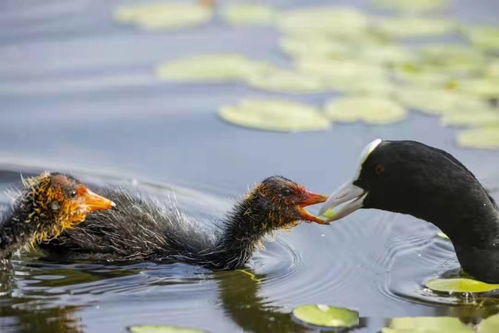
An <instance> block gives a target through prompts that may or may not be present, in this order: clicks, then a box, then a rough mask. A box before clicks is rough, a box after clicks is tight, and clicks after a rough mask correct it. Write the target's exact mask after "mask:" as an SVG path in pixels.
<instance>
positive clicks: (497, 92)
mask: <svg viewBox="0 0 499 333" xmlns="http://www.w3.org/2000/svg"><path fill="white" fill-rule="evenodd" d="M453 88H454V89H456V90H459V91H462V92H464V93H468V94H470V95H475V96H479V97H481V98H486V99H499V79H496V78H475V79H467V80H460V81H456V82H454V83H453Z"/></svg>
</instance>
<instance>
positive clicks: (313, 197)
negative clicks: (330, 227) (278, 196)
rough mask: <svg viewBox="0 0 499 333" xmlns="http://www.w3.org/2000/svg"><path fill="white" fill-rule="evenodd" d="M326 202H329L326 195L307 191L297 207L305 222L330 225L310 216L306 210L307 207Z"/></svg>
mask: <svg viewBox="0 0 499 333" xmlns="http://www.w3.org/2000/svg"><path fill="white" fill-rule="evenodd" d="M326 200H327V197H326V196H324V195H321V194H316V193H312V192H308V191H306V192H305V194H304V196H303V200H302V201H300V203H298V205H296V206H295V207H296V210H297V211H298V213H299V214H300V216H301V218H302V219H303V220H305V221H311V222H315V223H319V224H328V222H327V221H325V220H323V219H321V218H319V217H317V216H314V215H312V214H310V213H309V212H308V211H307V210H306V209H305V207H306V206H310V205H315V204H318V203H321V202H324V201H326Z"/></svg>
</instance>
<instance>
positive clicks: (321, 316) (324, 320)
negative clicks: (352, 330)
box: [293, 304, 359, 327]
mask: <svg viewBox="0 0 499 333" xmlns="http://www.w3.org/2000/svg"><path fill="white" fill-rule="evenodd" d="M293 316H294V317H295V318H297V319H299V320H301V321H303V322H305V323H308V324H313V325H317V326H324V327H354V326H358V325H359V313H358V312H357V311H353V310H350V309H346V308H338V307H334V306H329V305H322V304H319V305H301V306H297V307H296V308H294V309H293Z"/></svg>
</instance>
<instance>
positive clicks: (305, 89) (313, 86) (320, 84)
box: [247, 69, 330, 93]
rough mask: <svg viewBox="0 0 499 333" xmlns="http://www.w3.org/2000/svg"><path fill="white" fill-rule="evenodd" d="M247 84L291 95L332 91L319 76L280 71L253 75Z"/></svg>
mask: <svg viewBox="0 0 499 333" xmlns="http://www.w3.org/2000/svg"><path fill="white" fill-rule="evenodd" d="M247 83H248V84H249V85H250V86H252V87H256V88H260V89H264V90H269V91H278V92H289V93H318V92H324V91H327V90H330V89H329V88H328V86H327V85H326V83H325V82H324V80H322V79H321V78H320V77H318V76H314V75H310V74H305V73H299V72H294V71H289V70H279V69H277V70H274V71H269V72H268V73H266V74H261V75H253V76H251V77H250V78H249V79H248V80H247Z"/></svg>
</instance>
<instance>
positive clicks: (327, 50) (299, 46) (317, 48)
mask: <svg viewBox="0 0 499 333" xmlns="http://www.w3.org/2000/svg"><path fill="white" fill-rule="evenodd" d="M280 46H281V49H282V50H283V51H284V53H286V54H287V55H289V56H291V57H297V58H312V59H314V58H333V59H334V58H337V59H345V58H349V56H351V54H352V49H351V47H350V46H349V45H347V44H345V43H344V42H342V41H338V40H335V39H331V38H328V37H327V36H324V35H319V36H315V37H310V38H308V36H307V38H302V37H301V36H295V35H293V36H287V37H285V38H283V39H282V40H281V42H280Z"/></svg>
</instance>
